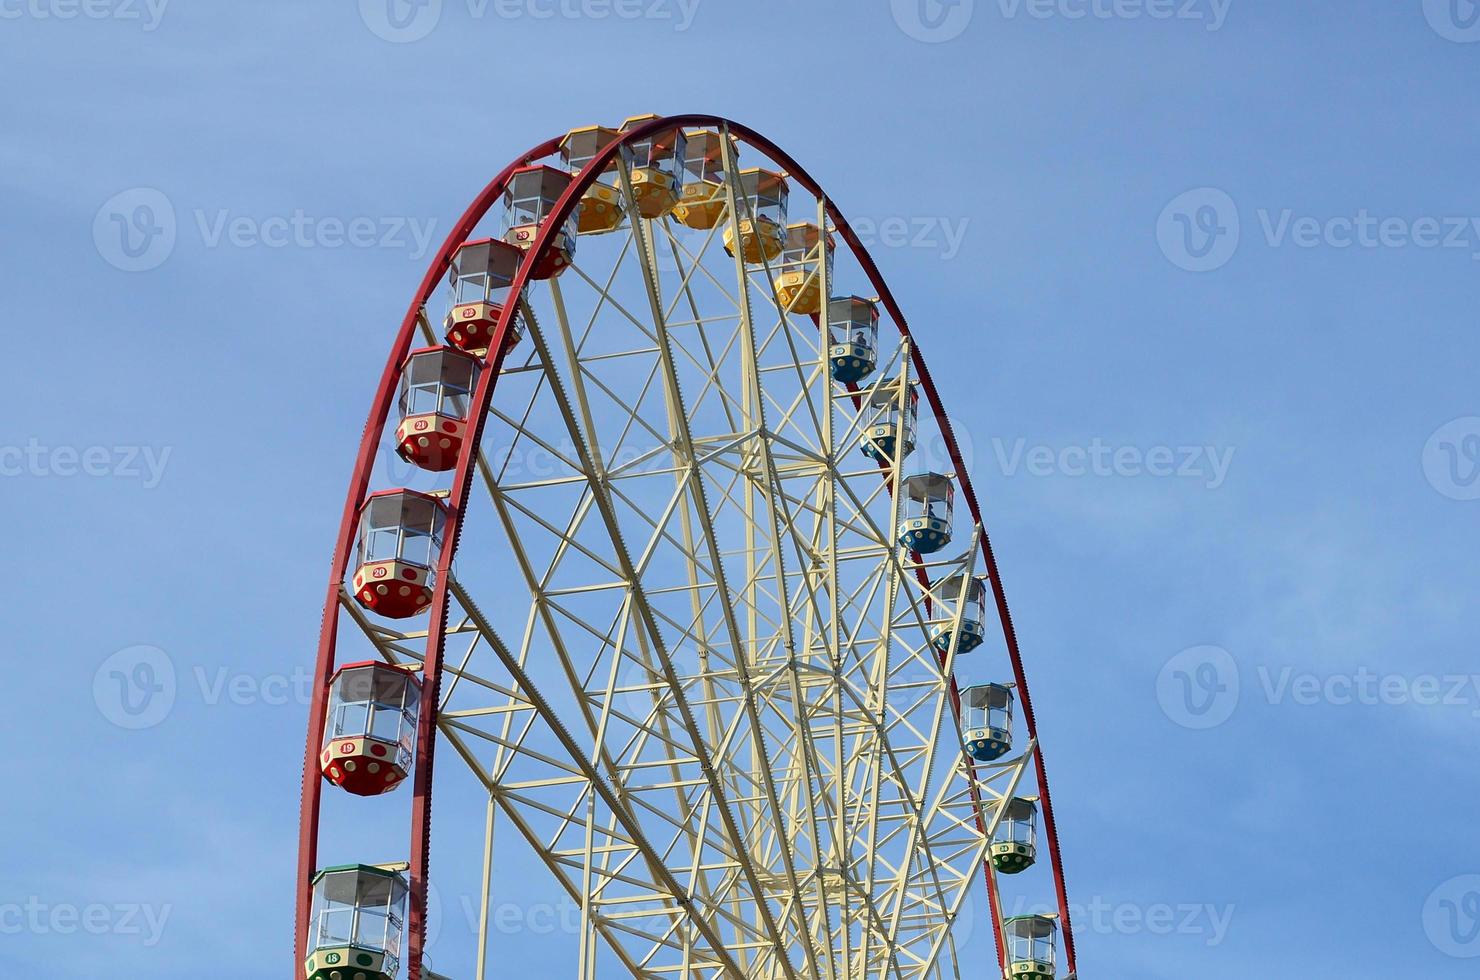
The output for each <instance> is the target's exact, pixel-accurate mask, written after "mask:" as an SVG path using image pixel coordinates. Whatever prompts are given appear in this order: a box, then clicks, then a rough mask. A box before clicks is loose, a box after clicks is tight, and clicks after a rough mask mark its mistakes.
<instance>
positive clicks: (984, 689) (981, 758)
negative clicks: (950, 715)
mask: <svg viewBox="0 0 1480 980" xmlns="http://www.w3.org/2000/svg"><path fill="white" fill-rule="evenodd" d="M961 743H962V745H963V746H964V747H965V749H966V752H967V754H968V755H970V756H971V757H972V758H973V759H975V760H976V761H977V762H992V761H994V760H996V759H1000V758H1002V757H1003V756H1004V755H1006V754H1007V753H1008V752H1010V751H1012V688H1011V687H1010V686H1009V685H1007V684H978V685H976V686H975V687H968V688H967V689H966V690H964V691H962V692H961Z"/></svg>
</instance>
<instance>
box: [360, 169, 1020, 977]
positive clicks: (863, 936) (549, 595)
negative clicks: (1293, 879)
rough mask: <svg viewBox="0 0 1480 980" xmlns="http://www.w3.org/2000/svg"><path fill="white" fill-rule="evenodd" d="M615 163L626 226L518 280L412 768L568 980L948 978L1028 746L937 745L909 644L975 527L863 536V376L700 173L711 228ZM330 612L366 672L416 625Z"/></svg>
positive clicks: (934, 665) (880, 515)
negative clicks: (526, 863)
mask: <svg viewBox="0 0 1480 980" xmlns="http://www.w3.org/2000/svg"><path fill="white" fill-rule="evenodd" d="M726 170H727V172H728V173H730V174H733V173H734V172H735V168H734V167H733V166H727V168H726ZM617 178H618V180H617V185H618V186H619V188H620V189H621V190H622V191H623V195H624V197H625V199H626V201H627V202H628V205H629V216H628V220H627V221H626V223H625V224H624V226H623V227H622V228H621V229H619V230H618V231H615V232H612V233H609V234H606V235H603V236H600V237H589V236H584V237H582V239H581V241H580V244H579V249H578V253H577V256H576V262H575V264H574V266H573V267H572V268H570V269H569V270H568V271H567V272H566V273H565V274H564V275H563V276H562V277H560V278H558V279H554V280H550V281H548V282H542V283H537V284H533V285H532V286H531V287H530V289H529V290H528V291H527V293H526V295H525V297H524V300H523V308H522V315H523V319H524V325H525V328H526V337H525V340H524V341H523V343H522V344H521V346H520V347H519V348H517V349H516V350H515V351H514V352H513V354H512V355H511V356H510V357H509V358H508V360H507V362H506V364H505V366H504V369H503V372H502V375H501V376H500V377H499V379H498V381H497V386H496V388H495V392H494V399H493V406H492V410H491V414H490V417H489V419H488V421H487V424H486V427H485V430H484V433H483V438H482V443H481V449H480V456H479V459H478V464H477V465H478V482H479V483H481V485H482V488H483V492H481V493H479V492H478V491H476V490H475V496H474V498H473V502H472V504H471V505H470V513H469V515H468V517H467V519H466V520H465V521H464V526H465V530H464V532H463V540H462V542H461V545H460V548H459V551H458V558H457V564H456V567H455V580H454V581H453V582H452V583H451V586H450V592H451V600H452V603H451V612H450V632H449V639H448V646H447V651H446V665H445V668H444V677H443V683H442V688H441V707H440V718H439V722H438V725H439V730H440V734H441V736H442V738H443V743H442V748H441V749H440V750H439V755H440V756H441V757H442V758H443V760H444V765H446V761H445V760H447V759H449V758H451V757H452V755H451V754H452V753H455V755H456V756H457V757H459V758H461V759H462V761H463V762H464V763H466V765H467V767H468V769H469V770H471V772H472V774H473V776H474V777H475V778H476V780H478V782H479V783H480V784H481V785H482V786H483V787H485V788H486V789H487V792H488V794H489V796H490V799H491V800H492V803H493V807H494V808H495V809H496V811H497V813H498V815H499V819H500V822H501V824H506V825H508V826H512V827H513V828H515V829H516V831H517V833H518V834H519V835H520V837H522V838H523V840H524V841H526V842H527V844H528V845H529V846H530V847H531V848H533V849H534V851H535V853H536V854H537V855H538V856H539V858H540V859H541V860H542V861H543V863H544V864H545V865H546V866H547V867H548V868H549V871H550V873H551V874H552V875H553V876H554V878H555V879H556V880H557V881H558V883H559V885H560V887H561V888H562V889H563V890H564V891H565V892H566V893H567V894H568V895H569V896H570V897H571V899H572V900H573V901H575V902H576V903H578V904H579V905H580V906H581V924H582V935H583V936H584V937H585V938H584V941H583V948H582V950H581V954H580V964H581V965H580V970H581V976H583V977H585V976H595V975H596V973H597V972H598V971H597V967H598V964H600V965H601V966H602V972H611V971H609V970H608V969H607V967H608V965H610V964H616V963H619V964H620V965H621V967H623V968H625V971H626V972H629V973H630V974H631V975H634V976H644V977H683V978H689V977H693V978H717V980H718V978H730V977H740V976H743V977H758V978H772V977H788V978H795V977H808V978H811V977H825V978H836V980H841V978H863V977H881V978H882V977H894V978H901V980H903V978H910V977H927V976H929V977H933V976H952V977H954V976H958V975H960V974H961V968H962V966H963V964H962V963H959V962H958V961H957V956H956V950H955V948H954V945H953V942H952V926H953V924H954V922H955V921H956V919H957V916H958V914H959V913H960V912H961V910H962V908H963V902H964V901H965V899H966V896H967V894H968V891H969V890H970V889H972V888H976V889H981V888H982V887H983V886H982V875H983V861H984V857H985V855H986V851H987V846H988V842H989V839H990V836H991V834H992V833H993V831H994V829H995V827H996V824H997V813H998V812H999V811H998V809H997V808H996V807H994V803H995V802H996V801H999V800H1001V799H1003V798H1005V797H1011V796H1012V795H1014V794H1015V793H1018V792H1020V791H1021V790H1022V789H1023V787H1020V786H1019V783H1020V781H1021V782H1027V781H1030V780H1031V779H1032V776H1031V767H1030V766H1029V763H1030V760H1031V757H1032V753H1033V751H1034V747H1033V746H1032V745H1031V744H1029V745H1028V746H1027V747H1026V751H1024V752H1021V753H1019V754H1016V755H1014V756H1012V757H1010V758H1006V759H1003V760H1000V761H999V762H996V763H991V764H982V763H976V762H974V761H973V760H971V759H970V758H968V757H967V756H965V755H964V754H963V753H962V751H961V744H960V738H959V734H958V722H957V720H956V717H955V708H954V702H953V698H952V685H951V683H950V678H951V676H952V668H953V663H954V660H955V650H954V647H953V648H952V649H951V650H950V651H949V652H948V653H947V654H945V655H944V657H942V656H941V655H940V654H939V653H938V652H937V651H936V650H935V649H934V648H933V647H932V645H931V642H930V638H931V635H932V633H933V630H934V629H935V628H937V627H940V626H941V625H949V624H951V623H952V622H953V621H954V622H956V623H957V624H959V619H960V614H961V609H959V608H957V606H956V604H955V603H954V601H953V598H954V597H946V596H943V595H937V594H935V593H934V592H932V586H931V583H937V582H942V581H944V580H945V579H946V578H948V577H949V576H951V575H952V574H955V573H958V572H960V573H967V574H972V573H975V574H980V573H981V572H982V569H980V568H979V567H977V566H978V562H977V556H978V555H979V551H980V549H979V548H978V539H977V535H978V534H979V533H980V532H979V531H973V529H971V528H964V527H961V526H959V525H958V527H957V529H956V531H957V535H956V543H955V544H954V545H953V546H952V547H951V548H950V549H948V551H947V552H943V553H941V554H938V555H934V556H930V558H929V560H928V561H923V562H922V561H921V560H919V559H918V558H917V557H915V556H912V555H911V554H910V553H909V552H907V551H904V550H903V549H901V548H899V547H898V546H897V544H896V542H895V534H894V532H893V528H894V527H895V526H896V525H897V523H898V520H899V513H900V504H899V503H898V501H899V494H897V493H895V492H894V490H895V489H896V481H897V480H898V478H899V477H900V476H901V475H902V474H901V473H900V472H899V470H900V469H901V468H904V469H908V467H909V461H906V463H905V464H904V467H898V466H895V465H893V464H891V463H890V462H889V461H887V460H886V461H884V462H883V463H879V462H876V461H874V460H872V459H870V458H868V457H867V456H865V455H863V454H862V453H861V452H860V444H861V429H862V426H863V424H864V423H863V414H862V407H863V405H864V404H866V401H867V398H868V396H869V395H870V394H871V393H872V390H873V389H870V388H868V387H865V388H863V389H862V390H850V389H849V388H846V387H844V386H841V385H838V384H837V383H835V382H834V381H832V379H831V377H830V374H829V370H828V361H827V356H826V355H827V343H828V340H827V336H826V332H827V327H826V324H825V323H819V321H818V318H817V317H815V316H811V315H799V314H795V313H792V312H790V311H788V310H786V309H784V308H783V307H782V305H781V304H780V303H779V302H778V301H777V299H776V290H775V287H774V281H775V277H776V275H777V269H776V267H775V265H774V264H770V263H767V264H761V265H751V266H747V265H746V264H744V262H743V261H742V260H741V259H740V258H737V257H732V256H731V255H729V254H727V253H726V251H725V250H724V248H723V241H722V239H723V234H724V230H725V229H726V228H733V227H734V225H735V223H736V222H735V216H736V215H737V212H738V213H739V214H740V216H741V217H744V216H745V213H746V207H745V201H744V198H743V197H742V196H741V195H740V192H739V189H738V187H737V186H736V185H735V182H734V180H733V177H732V178H731V179H730V182H729V184H728V185H726V186H724V187H723V188H722V190H723V193H724V196H725V201H726V212H725V215H724V218H723V219H722V220H721V221H720V222H719V224H718V225H716V226H715V228H714V229H713V230H711V231H694V230H690V229H688V228H685V227H683V226H682V225H679V224H678V223H676V222H674V221H671V220H668V219H659V220H651V221H650V220H646V219H643V218H641V217H640V216H639V215H638V214H637V212H636V210H635V208H633V207H632V194H631V186H630V179H629V175H628V173H627V172H626V170H625V167H623V168H619V173H618V175H617ZM798 203H799V202H797V201H793V209H792V213H793V216H794V217H795V216H797V215H798V214H799V213H801V214H803V215H804V216H805V217H806V218H808V219H810V218H811V215H810V214H805V207H798ZM811 203H812V202H810V201H809V202H808V204H809V205H810V204H811ZM816 214H817V220H818V223H819V225H824V224H825V216H824V214H823V209H822V205H821V202H816ZM819 247H820V246H819ZM818 265H819V269H818V272H817V275H819V276H821V277H823V278H824V280H825V279H826V278H827V277H828V276H829V275H830V273H829V270H828V268H827V267H826V263H819V264H818ZM835 285H838V284H834V283H830V282H826V281H824V282H823V283H822V292H821V294H822V295H823V296H828V295H831V294H833V293H834V292H838V291H839V290H838V289H836V288H835ZM842 285H844V286H846V285H848V284H842ZM442 312H443V311H441V310H439V309H429V310H427V311H425V318H424V320H423V327H424V329H425V332H426V334H427V337H428V341H429V342H434V340H433V332H434V324H435V323H436V322H437V320H438V318H439V317H440V315H441V313H442ZM890 333H891V334H893V332H892V331H891V332H890ZM908 354H909V352H908V349H907V347H906V346H905V343H903V342H901V343H899V345H898V346H897V347H896V348H895V349H894V350H892V351H890V350H888V343H886V344H885V349H884V350H881V351H880V370H879V371H878V372H876V373H875V374H874V375H873V376H872V377H871V378H870V379H869V381H870V382H872V383H873V384H874V385H875V386H877V385H878V384H879V383H880V382H882V381H884V380H885V379H893V378H901V377H902V378H905V379H906V380H907V379H908V377H909V370H910V369H909V356H908ZM896 387H897V389H898V390H899V392H900V397H901V398H903V397H905V392H906V391H907V385H897V386H896ZM921 423H922V426H924V425H928V424H929V423H928V420H927V419H923V418H922V420H921ZM922 439H923V437H922ZM490 597H495V598H493V599H492V600H491V599H490ZM343 609H344V610H345V611H346V612H347V613H348V614H349V615H350V617H352V619H353V621H354V622H355V623H357V624H358V625H359V627H360V628H361V629H362V630H363V631H364V633H365V635H366V636H368V637H369V639H370V640H371V641H372V643H373V644H374V645H375V647H376V649H377V650H378V651H379V653H380V655H381V656H383V657H384V658H385V659H387V660H389V661H392V662H400V663H404V662H410V661H416V660H420V659H421V658H422V657H423V656H424V650H423V643H424V641H425V637H426V632H425V629H424V628H423V629H421V630H419V631H410V632H397V631H396V630H394V629H391V628H388V627H387V626H386V625H385V623H384V622H382V621H380V620H376V619H372V618H371V617H369V616H367V614H366V613H365V612H364V611H363V610H361V609H360V607H359V606H358V605H357V604H356V603H355V602H354V601H353V600H352V598H350V597H349V596H348V595H346V596H345V597H344V600H343ZM989 615H990V614H989ZM989 633H990V630H989ZM953 635H955V636H959V635H960V630H959V629H956V630H954V632H953ZM989 655H990V654H989V653H988V651H987V650H986V649H983V650H981V651H978V652H976V653H974V654H972V656H989ZM1004 669H1005V667H1004ZM449 749H450V750H451V752H450V753H449ZM489 834H490V839H489V840H488V842H487V846H486V848H485V860H489V859H490V856H491V854H492V840H491V834H492V821H491V820H490V829H489ZM434 862H435V848H434ZM434 874H435V873H434ZM485 909H486V904H485ZM486 926H487V924H486V922H485V929H484V932H485V934H486V932H487V928H486ZM484 942H486V935H485V936H484ZM479 953H480V957H479V958H480V971H481V970H482V969H483V966H482V964H483V963H486V959H487V952H486V949H480V951H479ZM982 965H983V964H981V963H980V961H979V960H978V961H977V962H976V963H974V964H972V966H973V967H975V969H974V970H971V971H968V972H977V971H978V970H979V969H980V968H981V966H982ZM989 969H990V967H989ZM479 975H480V976H482V975H483V974H482V973H481V972H480V974H479Z"/></svg>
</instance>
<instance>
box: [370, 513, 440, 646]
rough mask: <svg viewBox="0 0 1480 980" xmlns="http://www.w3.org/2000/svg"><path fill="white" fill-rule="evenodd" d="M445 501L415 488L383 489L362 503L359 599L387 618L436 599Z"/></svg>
mask: <svg viewBox="0 0 1480 980" xmlns="http://www.w3.org/2000/svg"><path fill="white" fill-rule="evenodd" d="M446 528H447V505H446V504H444V503H443V502H442V501H441V500H439V499H438V498H436V497H434V496H431V495H430V494H425V493H418V492H417V491H415V490H381V491H379V492H378V493H372V494H371V495H370V496H369V497H368V498H366V500H365V503H364V504H363V505H362V506H361V507H360V529H359V558H358V562H357V567H356V568H355V575H354V580H353V581H354V592H355V599H356V601H358V602H359V604H360V605H362V606H364V607H365V608H366V609H368V610H370V611H371V612H374V613H379V614H380V615H382V616H385V617H387V618H389V619H406V618H408V617H410V616H415V615H416V614H417V613H419V612H421V611H422V610H424V609H426V608H427V605H428V604H429V603H430V602H431V601H432V587H433V585H435V582H434V578H435V575H436V573H435V571H434V569H435V568H436V567H437V558H438V556H439V555H440V554H441V552H442V537H443V534H444V532H445V531H446Z"/></svg>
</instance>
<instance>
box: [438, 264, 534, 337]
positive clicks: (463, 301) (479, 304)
mask: <svg viewBox="0 0 1480 980" xmlns="http://www.w3.org/2000/svg"><path fill="white" fill-rule="evenodd" d="M523 260H524V250H523V249H521V248H519V247H518V246H517V245H510V244H509V243H508V242H501V241H497V240H495V239H492V238H484V239H481V240H479V241H476V242H468V243H466V244H465V245H463V246H462V247H461V248H459V249H458V250H457V254H456V255H454V256H453V257H452V265H451V267H450V269H449V272H448V277H447V281H448V284H449V285H450V286H451V287H452V289H451V292H452V296H451V301H450V302H449V303H448V309H449V312H448V314H447V322H446V324H445V327H446V331H447V333H446V335H447V342H448V343H449V344H451V345H452V346H454V347H457V348H460V349H462V350H466V351H483V350H487V349H488V345H489V344H490V343H492V341H493V331H494V330H495V329H497V328H498V319H499V317H500V316H501V315H502V314H503V312H504V305H505V304H506V303H508V302H509V286H510V285H511V284H512V283H513V282H514V274H515V273H516V272H518V271H519V263H520V262H522V261H523ZM523 336H524V323H523V321H522V320H520V318H519V314H518V312H517V311H516V312H515V314H514V318H513V320H511V321H510V322H509V332H508V334H507V335H505V337H504V350H505V351H509V350H512V349H513V348H514V347H515V346H517V345H518V343H519V341H520V339H521V338H522V337H523Z"/></svg>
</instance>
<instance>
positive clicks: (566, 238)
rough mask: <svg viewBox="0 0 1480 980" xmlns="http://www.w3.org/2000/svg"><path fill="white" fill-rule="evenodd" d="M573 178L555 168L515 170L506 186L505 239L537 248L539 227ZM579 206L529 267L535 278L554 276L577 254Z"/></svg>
mask: <svg viewBox="0 0 1480 980" xmlns="http://www.w3.org/2000/svg"><path fill="white" fill-rule="evenodd" d="M573 179H574V178H573V177H571V175H570V174H568V173H566V172H565V171H563V170H556V169H555V168H554V167H545V166H534V167H524V168H522V169H520V170H516V171H514V173H513V174H511V175H510V177H509V183H508V186H507V187H505V188H504V216H503V228H504V233H503V236H502V237H503V240H504V241H506V242H508V243H509V244H511V245H517V246H518V247H519V248H521V249H524V250H525V251H526V252H527V251H529V250H530V249H531V248H533V247H534V243H535V239H536V238H537V237H538V236H539V233H540V227H541V226H542V225H543V224H544V223H545V221H546V219H548V218H549V217H550V215H552V214H553V213H554V212H555V205H556V203H558V202H559V200H560V195H562V194H564V193H565V190H566V188H568V187H569V186H570V182H571V181H572V180H573ZM580 210H581V209H580V207H579V206H577V207H576V210H575V213H574V214H572V215H571V216H570V217H569V218H568V219H567V220H566V222H565V225H564V227H562V228H560V229H559V230H558V231H557V232H556V233H555V237H554V238H552V239H551V241H550V249H549V250H548V251H547V252H546V253H545V254H544V255H543V256H541V257H540V260H539V262H538V264H536V265H535V267H534V268H533V269H531V270H530V272H529V275H530V277H531V278H533V279H553V278H554V277H556V276H558V275H560V274H561V273H562V272H564V271H565V270H566V268H568V267H569V266H570V264H571V262H572V261H574V259H575V255H576V229H577V227H578V223H579V221H580Z"/></svg>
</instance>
